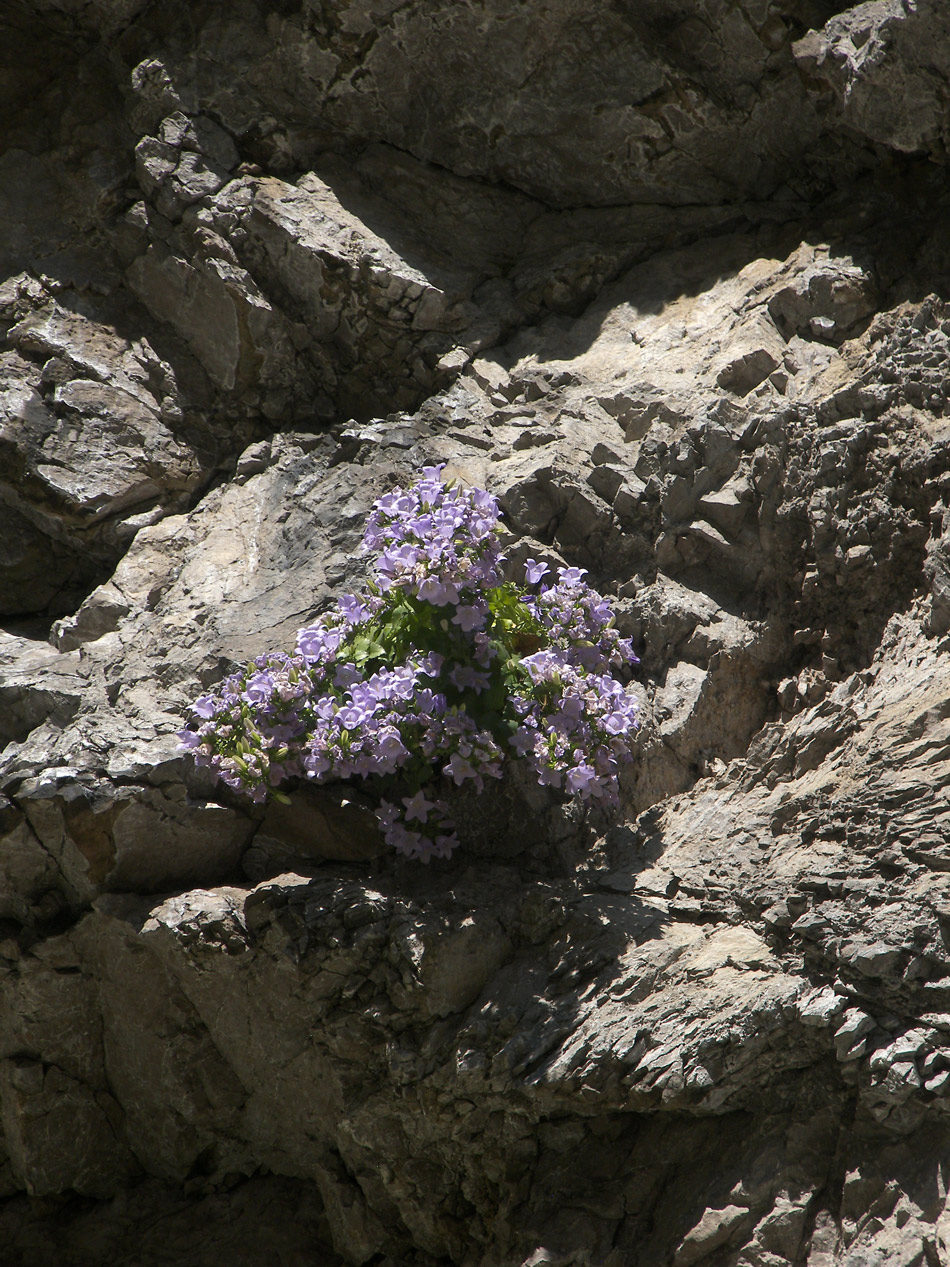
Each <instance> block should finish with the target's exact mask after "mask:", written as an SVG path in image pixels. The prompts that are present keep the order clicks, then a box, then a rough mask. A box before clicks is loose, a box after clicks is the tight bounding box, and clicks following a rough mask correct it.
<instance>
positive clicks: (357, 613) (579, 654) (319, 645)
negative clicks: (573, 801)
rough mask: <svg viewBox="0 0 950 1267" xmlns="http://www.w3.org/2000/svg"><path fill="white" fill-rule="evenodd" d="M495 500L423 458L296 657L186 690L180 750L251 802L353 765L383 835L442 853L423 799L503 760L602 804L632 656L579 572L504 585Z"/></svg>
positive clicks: (630, 700)
mask: <svg viewBox="0 0 950 1267" xmlns="http://www.w3.org/2000/svg"><path fill="white" fill-rule="evenodd" d="M498 518H499V509H498V503H497V502H496V500H495V499H494V498H493V497H492V496H490V494H488V493H486V492H485V491H484V490H482V489H465V488H459V487H447V486H446V485H445V483H444V482H443V479H442V468H441V467H427V468H426V469H425V470H424V472H423V476H422V479H421V480H420V481H419V482H418V483H417V484H416V485H414V486H413V487H412V488H410V489H408V490H403V489H396V490H394V491H393V492H392V493H390V494H388V495H387V496H385V497H382V498H380V499H379V501H377V502H376V504H375V506H374V508H373V512H372V514H371V516H370V519H369V522H368V525H367V528H366V534H365V537H364V548H365V549H367V550H372V551H375V552H376V555H377V557H376V560H375V565H374V572H375V580H374V582H373V583H372V584H371V586H370V592H369V593H368V594H366V595H364V596H362V597H356V596H354V595H346V596H344V597H343V598H342V599H341V600H340V602H339V603H338V605H337V607H336V609H335V610H333V611H332V612H330V613H328V614H327V615H325V616H323V617H321V618H320V619H319V620H317V621H316V622H315V623H314V624H312V625H309V626H308V627H307V628H305V629H301V630H300V632H299V634H298V637H297V646H296V649H295V654H294V655H285V654H282V653H277V654H272V655H264V656H259V657H258V658H257V659H256V660H254V661H253V662H252V663H251V664H249V665H248V666H247V667H246V668H245V669H244V670H243V671H242V672H239V673H236V674H233V675H232V676H231V677H229V678H227V679H226V680H225V681H224V682H223V683H222V684H221V686H220V687H219V688H218V690H217V691H216V692H214V693H209V694H206V695H202V696H200V697H199V698H198V699H197V700H196V701H195V703H194V704H193V706H192V712H193V714H194V716H193V718H192V720H191V722H190V723H189V725H188V726H187V727H186V728H185V729H184V730H182V731H181V732H180V739H181V744H182V747H183V748H184V749H186V750H188V751H190V752H191V753H192V754H193V756H194V758H195V760H196V761H197V762H198V763H199V764H203V765H208V766H210V767H211V768H212V769H213V770H214V771H215V772H216V773H217V775H218V776H219V777H220V778H221V779H222V780H223V781H224V782H225V783H227V784H229V785H230V786H231V787H234V788H237V789H240V790H243V791H245V792H247V793H248V794H249V795H250V796H251V798H252V799H253V800H255V801H263V800H264V799H265V798H266V796H267V795H268V794H270V793H272V792H273V793H274V794H275V795H277V796H280V795H281V794H280V793H279V792H276V791H275V789H277V788H278V786H279V785H280V784H281V783H282V782H284V781H285V780H286V779H288V778H291V777H305V778H309V779H313V780H315V781H317V782H324V781H326V780H328V779H347V778H353V777H357V776H359V777H361V778H364V779H368V780H370V781H371V782H372V784H373V785H374V786H375V787H376V790H377V791H378V793H379V811H378V818H379V822H380V826H381V828H382V830H383V832H384V833H385V837H386V839H387V841H388V842H389V843H390V844H391V845H393V846H394V847H395V848H396V849H397V850H399V851H400V852H401V853H403V854H405V855H406V856H408V857H412V858H418V859H420V860H421V861H423V862H428V861H429V860H430V859H431V858H445V857H448V856H449V855H450V854H451V852H452V850H453V849H454V847H455V846H456V845H457V843H458V840H457V837H456V835H455V830H454V827H453V824H452V821H451V818H450V816H449V809H448V805H447V804H446V802H445V800H444V799H443V798H440V797H439V795H438V794H437V791H436V789H437V787H438V786H439V785H440V784H441V785H442V786H443V787H448V786H450V785H452V784H454V785H455V786H460V785H461V784H463V783H465V782H471V783H473V784H474V786H475V787H476V788H477V789H478V790H481V789H482V788H483V786H484V780H485V779H486V778H498V777H500V775H501V773H502V765H503V762H504V760H505V758H506V757H514V758H516V759H521V760H522V761H524V762H526V763H527V765H528V766H529V768H530V769H532V770H533V772H534V773H535V775H536V776H537V778H538V780H539V781H540V782H541V783H543V784H547V785H550V786H552V787H555V788H558V789H560V790H562V791H563V792H565V793H568V794H572V795H575V796H578V797H579V798H581V799H585V800H589V799H598V800H601V801H603V802H607V803H610V802H613V801H615V800H616V794H617V793H616V789H617V774H618V771H619V768H620V765H621V763H623V762H624V761H628V760H629V759H630V757H631V750H632V739H633V734H634V731H635V730H636V727H637V705H636V701H635V698H634V696H633V694H632V693H631V691H630V689H629V688H628V687H625V686H624V685H622V684H621V682H619V681H618V680H617V679H616V678H615V677H614V676H613V672H612V671H613V670H614V669H617V668H620V667H621V666H623V665H625V664H635V663H636V657H635V656H634V654H633V650H632V647H631V645H630V642H629V641H628V640H627V639H624V638H621V637H620V636H619V634H618V633H617V631H616V630H615V629H614V627H613V615H612V613H611V611H610V608H609V606H608V604H607V602H606V601H605V600H604V599H603V598H602V597H601V596H600V595H599V594H597V593H596V592H595V591H594V590H592V589H591V588H590V587H589V586H588V585H587V584H586V582H585V580H584V575H585V574H584V573H583V572H582V571H581V570H580V569H578V568H561V569H560V571H559V573H558V577H557V580H556V581H555V582H554V583H553V584H546V583H544V580H543V578H544V577H545V574H546V573H547V572H548V567H547V565H546V564H544V563H538V562H536V561H535V560H533V559H529V560H528V561H527V564H526V568H525V572H526V579H527V583H528V586H529V587H530V588H528V589H526V588H525V587H524V586H519V585H517V584H515V583H514V582H511V581H507V582H505V581H503V579H502V567H503V564H504V562H505V560H504V556H503V555H502V553H501V550H500V547H499V541H498V534H497V523H498Z"/></svg>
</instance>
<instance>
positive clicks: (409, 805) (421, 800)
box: [402, 792, 435, 823]
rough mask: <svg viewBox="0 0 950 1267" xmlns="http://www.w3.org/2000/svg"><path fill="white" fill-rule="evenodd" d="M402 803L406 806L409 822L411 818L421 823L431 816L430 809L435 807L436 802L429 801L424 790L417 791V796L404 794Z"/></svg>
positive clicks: (406, 815)
mask: <svg viewBox="0 0 950 1267" xmlns="http://www.w3.org/2000/svg"><path fill="white" fill-rule="evenodd" d="M402 803H403V805H405V807H406V811H405V817H406V821H407V822H408V821H409V820H410V819H416V820H417V821H418V822H420V823H425V822H427V821H428V818H429V810H430V809H435V802H434V801H427V800H426V797H425V793H424V792H417V793H416V794H415V796H404V797H403V798H402Z"/></svg>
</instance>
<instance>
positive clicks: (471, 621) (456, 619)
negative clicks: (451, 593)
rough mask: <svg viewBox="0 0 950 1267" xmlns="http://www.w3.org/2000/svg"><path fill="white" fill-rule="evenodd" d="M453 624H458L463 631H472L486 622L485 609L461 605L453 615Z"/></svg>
mask: <svg viewBox="0 0 950 1267" xmlns="http://www.w3.org/2000/svg"><path fill="white" fill-rule="evenodd" d="M452 624H453V625H458V627H459V628H460V629H461V630H462V632H463V633H471V632H472V630H473V629H481V628H482V626H483V625H484V624H485V611H484V610H483V608H481V607H459V608H458V610H457V611H456V613H455V615H454V616H453V617H452Z"/></svg>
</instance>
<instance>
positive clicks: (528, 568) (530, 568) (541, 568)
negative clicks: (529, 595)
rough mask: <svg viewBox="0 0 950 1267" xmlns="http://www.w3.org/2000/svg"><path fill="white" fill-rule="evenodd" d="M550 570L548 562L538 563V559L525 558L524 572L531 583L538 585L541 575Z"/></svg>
mask: <svg viewBox="0 0 950 1267" xmlns="http://www.w3.org/2000/svg"><path fill="white" fill-rule="evenodd" d="M550 570H551V569H550V568H549V567H548V565H547V564H546V563H538V562H537V560H536V559H525V565H524V574H525V577H526V578H527V581H528V584H529V585H537V583H538V581H540V579H541V577H542V576H544V574H545V573H546V572H549V571H550Z"/></svg>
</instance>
